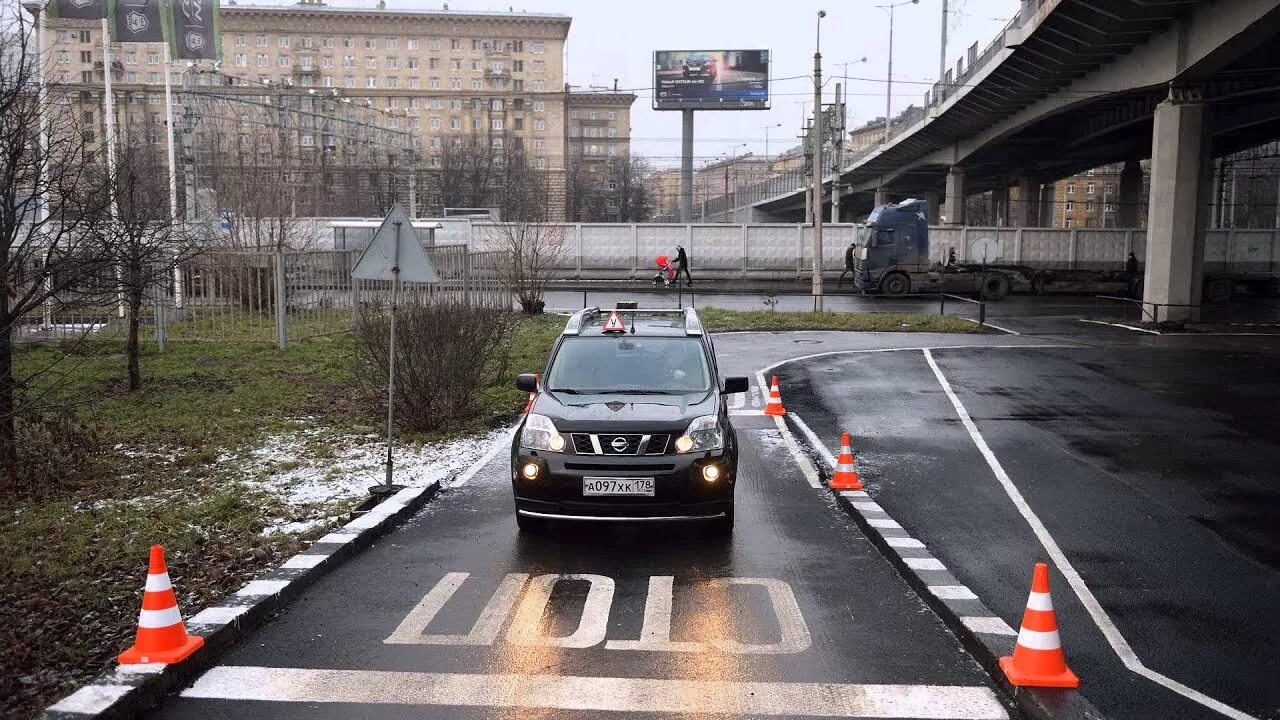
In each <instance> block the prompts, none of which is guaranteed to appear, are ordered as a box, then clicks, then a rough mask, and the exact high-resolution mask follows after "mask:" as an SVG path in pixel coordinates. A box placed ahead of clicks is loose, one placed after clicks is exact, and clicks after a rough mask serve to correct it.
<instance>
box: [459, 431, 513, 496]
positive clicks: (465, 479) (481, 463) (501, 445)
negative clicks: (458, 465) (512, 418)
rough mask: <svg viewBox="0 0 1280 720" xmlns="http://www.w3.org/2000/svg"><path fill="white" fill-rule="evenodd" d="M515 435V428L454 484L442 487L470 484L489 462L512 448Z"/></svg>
mask: <svg viewBox="0 0 1280 720" xmlns="http://www.w3.org/2000/svg"><path fill="white" fill-rule="evenodd" d="M514 434H515V429H514V428H512V430H511V432H509V433H503V434H502V436H501V437H499V438H498V439H497V440H495V441H494V442H493V447H490V448H489V449H488V450H487V451H486V452H485V454H484V455H482V456H480V459H479V460H476V461H475V462H473V463H471V467H469V468H467V469H466V470H463V471H462V474H460V475H458V476H457V477H455V478H454V479H453V481H452V482H449V483H445V484H442V487H446V488H455V487H459V486H461V485H466V484H467V483H468V482H470V480H471V478H473V477H475V475H476V473H478V472H480V470H482V469H483V468H484V466H485V465H488V464H489V461H490V460H493V458H494V456H495V455H497V454H498V453H499V452H500V451H501V450H502V449H503V448H509V447H511V439H512V436H513V435H514Z"/></svg>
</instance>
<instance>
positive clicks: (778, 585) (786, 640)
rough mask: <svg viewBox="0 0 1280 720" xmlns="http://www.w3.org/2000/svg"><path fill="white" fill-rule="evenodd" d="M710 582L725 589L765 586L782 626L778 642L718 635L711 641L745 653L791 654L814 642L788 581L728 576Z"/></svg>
mask: <svg viewBox="0 0 1280 720" xmlns="http://www.w3.org/2000/svg"><path fill="white" fill-rule="evenodd" d="M708 584H709V585H710V586H711V587H713V588H715V587H724V588H726V589H727V588H728V586H730V585H759V586H761V587H763V588H765V589H766V590H768V592H769V602H770V603H771V604H772V605H773V614H774V615H775V616H776V617H777V619H778V626H779V627H780V628H781V630H782V639H781V640H779V641H778V642H776V643H743V642H738V641H737V640H733V639H730V638H719V639H716V640H713V641H712V643H711V644H712V645H713V646H714V647H716V648H717V649H720V650H723V651H725V652H731V653H739V654H742V655H788V654H791V653H798V652H801V651H803V650H806V649H808V647H809V646H810V645H811V644H813V638H812V637H811V636H810V635H809V626H808V625H806V624H805V622H804V616H803V615H801V614H800V604H799V603H797V602H796V595H795V593H794V592H792V591H791V586H790V585H788V584H787V583H785V582H783V581H781V580H774V579H773V578H742V577H729V578H715V579H713V580H712V581H711V582H710V583H708Z"/></svg>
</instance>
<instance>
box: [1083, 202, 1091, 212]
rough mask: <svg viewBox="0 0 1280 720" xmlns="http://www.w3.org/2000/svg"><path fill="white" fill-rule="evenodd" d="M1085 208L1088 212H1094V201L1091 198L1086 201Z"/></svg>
mask: <svg viewBox="0 0 1280 720" xmlns="http://www.w3.org/2000/svg"><path fill="white" fill-rule="evenodd" d="M1084 209H1085V211H1086V212H1093V201H1092V200H1090V201H1089V202H1087V203H1085V204H1084Z"/></svg>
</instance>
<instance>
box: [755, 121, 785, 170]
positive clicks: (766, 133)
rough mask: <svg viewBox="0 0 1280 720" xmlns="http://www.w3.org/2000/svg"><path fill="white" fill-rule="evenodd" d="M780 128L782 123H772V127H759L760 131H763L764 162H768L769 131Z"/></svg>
mask: <svg viewBox="0 0 1280 720" xmlns="http://www.w3.org/2000/svg"><path fill="white" fill-rule="evenodd" d="M780 127H782V123H774V124H772V125H762V126H761V127H760V129H761V130H764V161H765V162H769V131H770V130H772V129H774V128H780Z"/></svg>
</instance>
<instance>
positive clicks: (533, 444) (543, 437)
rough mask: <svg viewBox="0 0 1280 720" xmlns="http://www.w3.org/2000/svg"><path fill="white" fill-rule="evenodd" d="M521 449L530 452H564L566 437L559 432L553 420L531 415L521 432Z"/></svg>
mask: <svg viewBox="0 0 1280 720" xmlns="http://www.w3.org/2000/svg"><path fill="white" fill-rule="evenodd" d="M520 447H522V448H527V449H529V450H549V451H551V452H560V451H561V450H564V436H563V435H561V434H560V433H559V432H558V431H557V430H556V426H555V424H554V423H552V422H551V418H549V417H547V416H546V415H539V414H537V413H530V414H528V415H526V416H525V419H524V430H522V431H521V432H520Z"/></svg>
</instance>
